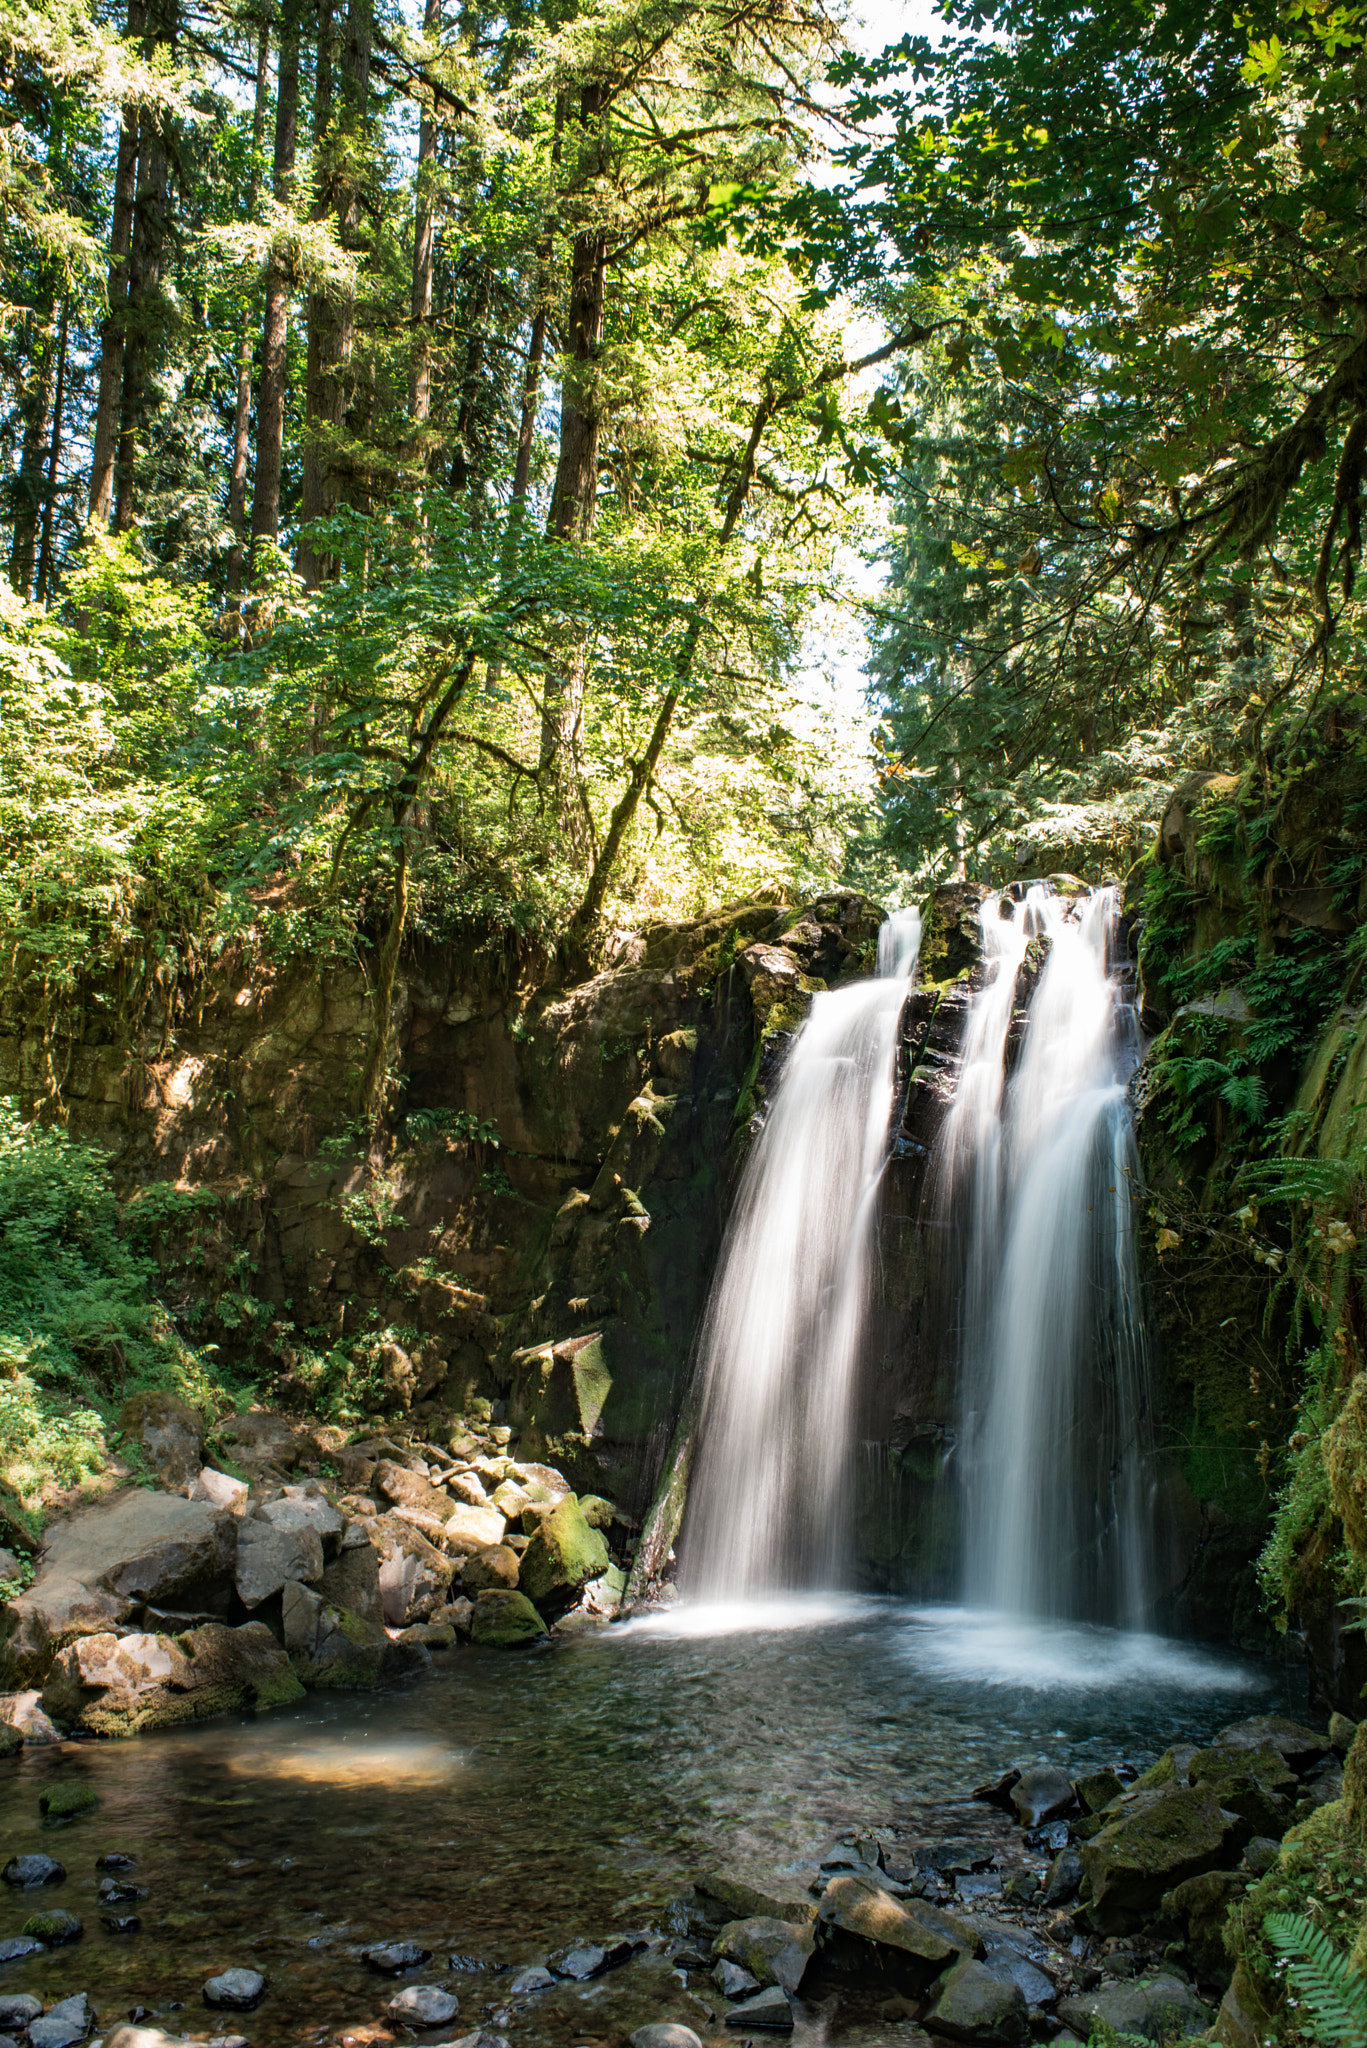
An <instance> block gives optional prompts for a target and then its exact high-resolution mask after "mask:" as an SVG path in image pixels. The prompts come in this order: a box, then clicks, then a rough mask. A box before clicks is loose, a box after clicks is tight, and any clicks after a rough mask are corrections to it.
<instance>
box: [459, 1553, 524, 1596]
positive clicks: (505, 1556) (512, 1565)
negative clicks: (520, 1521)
mask: <svg viewBox="0 0 1367 2048" xmlns="http://www.w3.org/2000/svg"><path fill="white" fill-rule="evenodd" d="M517 1574H518V1560H517V1552H516V1551H515V1550H510V1549H509V1548H508V1546H507V1544H506V1543H491V1544H490V1545H489V1546H488V1548H487V1549H485V1550H476V1551H475V1552H474V1553H473V1554H472V1555H471V1556H470V1557H467V1558H466V1560H465V1563H464V1565H463V1566H462V1567H461V1574H460V1583H461V1587H462V1589H463V1590H464V1591H465V1592H466V1593H469V1594H471V1595H474V1594H479V1593H513V1592H516V1590H517Z"/></svg>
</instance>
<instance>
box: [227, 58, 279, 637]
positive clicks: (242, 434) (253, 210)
mask: <svg viewBox="0 0 1367 2048" xmlns="http://www.w3.org/2000/svg"><path fill="white" fill-rule="evenodd" d="M270 47H271V32H270V29H269V27H268V26H267V24H266V22H265V21H264V20H263V21H262V23H261V26H260V28H259V29H258V31H257V37H256V100H255V104H254V105H253V107H252V168H251V177H250V181H249V185H248V192H247V218H248V220H255V219H256V216H257V213H258V212H259V211H260V207H261V168H260V166H261V138H262V136H263V134H264V133H265V128H266V94H267V92H268V91H269V89H270V70H269V64H270ZM254 311H255V308H254V307H253V305H252V304H251V301H250V300H249V301H248V303H247V305H246V306H245V307H244V308H243V312H242V338H241V340H240V341H239V342H238V345H237V403H236V406H235V408H234V413H233V465H232V469H231V471H230V472H229V476H228V523H229V525H230V526H231V527H232V530H233V544H232V547H231V549H230V550H229V552H228V589H229V590H230V591H231V592H232V594H233V596H234V597H236V596H239V595H240V594H241V590H242V562H243V557H244V555H245V553H246V541H247V440H248V430H249V427H250V424H251V413H252V355H253V353H254V348H253V342H252V329H253V327H254V325H255V321H254V319H253V314H254Z"/></svg>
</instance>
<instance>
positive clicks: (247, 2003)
mask: <svg viewBox="0 0 1367 2048" xmlns="http://www.w3.org/2000/svg"><path fill="white" fill-rule="evenodd" d="M203 1995H204V2003H205V2004H206V2005H211V2006H214V2007H215V2008H216V2009H217V2010H218V2011H220V2012H254V2011H255V2009H256V2007H257V2006H258V2005H260V2003H261V2001H262V1999H263V1998H264V1997H265V1995H266V1980H265V1978H264V1977H263V1976H262V1974H261V1972H260V1971H259V1970H224V1971H223V1972H222V1973H221V1975H219V1976H217V1977H211V1978H210V1979H209V1981H208V1983H207V1984H206V1985H205V1986H204V1994H203Z"/></svg>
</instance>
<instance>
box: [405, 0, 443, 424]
mask: <svg viewBox="0 0 1367 2048" xmlns="http://www.w3.org/2000/svg"><path fill="white" fill-rule="evenodd" d="M422 26H423V34H424V35H425V36H427V37H428V38H429V39H430V40H431V41H433V42H436V41H438V40H439V39H440V36H441V0H426V5H425V6H424V9H423V19H422ZM436 156H437V123H436V118H435V110H434V109H433V108H432V107H430V106H428V104H427V103H426V102H425V101H424V103H423V109H422V116H421V119H420V121H419V123H418V174H417V178H416V181H415V185H414V202H413V298H412V306H413V359H412V364H411V366H410V369H409V373H408V415H409V418H410V419H411V420H412V421H413V424H414V426H415V427H417V428H418V429H421V428H422V427H423V425H424V424H425V423H426V421H427V420H428V418H429V417H430V415H431V411H432V336H431V332H430V329H431V323H432V259H433V254H434V251H435V249H436V207H435V204H434V194H433V191H432V173H433V171H434V170H435V169H436ZM419 439H420V434H415V435H414V441H415V443H416V442H417V441H418V440H419Z"/></svg>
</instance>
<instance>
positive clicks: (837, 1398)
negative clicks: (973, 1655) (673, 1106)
mask: <svg viewBox="0 0 1367 2048" xmlns="http://www.w3.org/2000/svg"><path fill="white" fill-rule="evenodd" d="M920 941H921V919H920V914H919V912H917V911H915V910H902V911H898V912H897V913H896V914H895V915H894V916H893V917H891V918H889V919H888V921H887V923H886V924H885V925H884V926H883V929H882V931H881V933H880V934H879V941H878V974H877V977H876V978H875V979H874V980H872V981H864V982H858V983H856V984H854V985H853V986H852V987H849V988H842V989H834V990H831V991H830V992H828V993H826V994H822V995H818V996H817V997H816V999H815V1001H814V1002H813V1004H812V1010H811V1015H810V1016H809V1017H808V1019H807V1022H806V1023H805V1024H804V1025H803V1027H802V1030H801V1032H800V1034H799V1036H798V1039H797V1043H796V1045H795V1046H794V1047H793V1050H792V1053H791V1055H790V1057H789V1060H788V1064H787V1067H786V1068H785V1070H784V1073H783V1077H782V1081H781V1083H780V1085H779V1089H778V1092H777V1095H776V1097H775V1101H774V1105H773V1109H772V1111H771V1113H770V1115H769V1119H768V1121H767V1123H766V1124H765V1126H764V1129H763V1130H762V1131H761V1133H760V1135H759V1137H758V1139H757V1140H756V1142H755V1146H754V1149H753V1151H752V1152H751V1154H750V1157H749V1159H748V1161H747V1162H746V1166H745V1170H744V1173H743V1175H742V1178H741V1185H740V1188H739V1191H738V1193H737V1197H736V1206H735V1210H734V1212H733V1215H732V1218H731V1222H730V1225H729V1227H728V1229H727V1233H726V1240H725V1243H724V1244H723V1247H722V1253H721V1259H720V1263H719V1265H718V1269H717V1274H716V1278H715V1279H714V1281H713V1283H712V1292H711V1295H710V1297H709V1300H708V1306H707V1314H706V1316H705V1318H704V1321H703V1328H702V1333H701V1337H700V1340H699V1341H700V1345H701V1356H700V1369H701V1371H702V1373H703V1376H704V1377H703V1407H702V1418H701V1435H700V1447H699V1456H698V1465H697V1470H696V1473H695V1476H694V1480H693V1484H692V1486H691V1488H690V1493H689V1506H688V1521H687V1525H686V1532H685V1543H684V1556H683V1579H684V1584H685V1586H686V1588H687V1590H688V1591H689V1592H690V1593H693V1594H696V1595H698V1596H700V1597H703V1598H706V1599H713V1600H717V1599H740V1598H743V1597H745V1596H746V1595H749V1594H754V1593H759V1592H764V1591H772V1590H777V1589H781V1588H788V1587H795V1586H822V1585H831V1584H833V1583H835V1582H836V1581H837V1580H838V1578H839V1576H840V1571H841V1564H842V1560H843V1553H844V1550H845V1546H846V1542H847V1533H846V1530H845V1527H844V1519H845V1518H844V1516H843V1514H842V1496H843V1493H844V1489H845V1483H846V1472H847V1464H848V1454H849V1427H850V1406H851V1393H852V1380H853V1375H854V1368H855V1365H856V1363H857V1359H858V1353H859V1339H860V1334H861V1331H862V1328H863V1323H864V1314H865V1308H866V1304H867V1299H868V1291H869V1266H870V1256H871V1251H872V1243H873V1229H874V1222H875V1210H876V1201H877V1193H878V1183H879V1180H880V1178H881V1176H882V1170H883V1164H884V1160H885V1158H886V1156H887V1138H888V1119H889V1115H890V1112H891V1108H892V1092H893V1077H894V1062H895V1054H896V1044H897V1025H898V1020H899V1018H900V1016H901V1013H902V1004H903V1002H904V1000H905V997H906V992H907V985H908V982H909V981H910V978H911V975H912V973H913V971H914V969H915V965H916V955H917V952H918V949H919V947H920Z"/></svg>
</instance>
